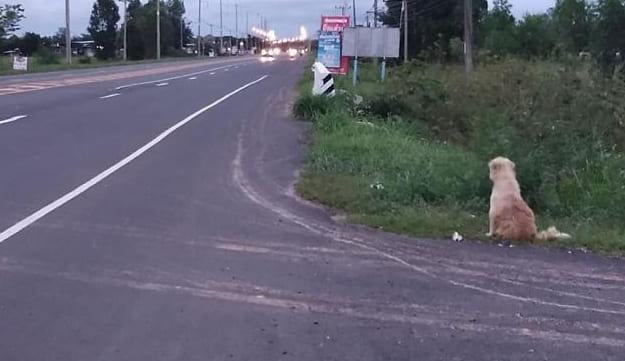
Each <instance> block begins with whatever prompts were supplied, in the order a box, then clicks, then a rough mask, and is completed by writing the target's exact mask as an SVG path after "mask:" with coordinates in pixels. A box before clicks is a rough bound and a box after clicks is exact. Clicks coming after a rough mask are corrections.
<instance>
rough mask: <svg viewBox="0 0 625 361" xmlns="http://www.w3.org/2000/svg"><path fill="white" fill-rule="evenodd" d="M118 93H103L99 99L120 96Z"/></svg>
mask: <svg viewBox="0 0 625 361" xmlns="http://www.w3.org/2000/svg"><path fill="white" fill-rule="evenodd" d="M120 95H121V94H119V93H113V94H109V95H105V96H103V97H100V99H108V98H115V97H118V96H120Z"/></svg>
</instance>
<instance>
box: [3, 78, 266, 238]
mask: <svg viewBox="0 0 625 361" xmlns="http://www.w3.org/2000/svg"><path fill="white" fill-rule="evenodd" d="M266 78H267V75H265V76H263V77H261V78H259V79H257V80H255V81H253V82H250V83H247V84H245V85H243V86H241V87H240V88H238V89H236V90H234V91H232V92H230V93H228V94H226V95H224V96H223V97H221V98H219V99H217V100H215V101H214V102H213V103H211V104H209V105H208V106H206V107H204V108H202V109H200V110H198V111H197V112H195V113H193V114H191V115H189V116H188V117H186V118H185V119H183V120H181V121H180V122H178V123H176V124H175V125H173V126H172V127H171V128H168V129H167V130H165V131H164V132H162V133H161V134H159V135H158V136H157V137H156V138H154V139H152V140H151V141H150V142H149V143H147V144H145V145H144V146H142V147H141V148H139V149H137V150H136V151H134V152H133V153H132V154H130V155H129V156H127V157H126V158H124V159H122V160H120V161H119V162H118V163H117V164H115V165H113V166H112V167H110V168H108V169H107V170H105V171H103V172H102V173H100V174H98V175H96V176H95V177H93V178H91V179H90V180H88V181H87V182H86V183H84V184H82V185H80V186H78V187H77V188H75V189H74V190H72V191H70V192H69V193H67V194H65V195H64V196H62V197H61V198H59V199H57V200H55V201H54V202H52V203H50V204H48V205H47V206H45V207H43V208H41V209H40V210H38V211H36V212H35V213H33V214H31V215H30V216H28V217H26V218H24V219H22V220H21V221H19V222H17V223H16V224H15V225H13V226H11V227H9V228H7V229H6V230H4V231H3V232H2V233H0V243H2V242H4V241H6V240H7V239H9V238H11V237H12V236H14V235H15V234H17V233H19V232H21V231H22V230H24V229H25V228H26V227H28V226H30V225H31V224H33V223H35V222H37V221H38V220H40V219H41V218H43V217H45V216H46V215H48V214H49V213H52V212H53V211H55V210H56V209H58V208H59V207H62V206H63V205H64V204H66V203H67V202H69V201H71V200H72V199H74V198H76V197H78V196H79V195H81V194H82V193H84V192H86V191H88V190H89V189H91V188H92V187H94V186H95V185H97V184H98V183H100V182H102V181H103V180H105V179H106V178H108V177H109V176H111V175H112V174H113V173H115V172H117V171H118V170H120V169H121V168H123V167H125V166H126V165H128V164H129V163H130V162H132V161H133V160H135V159H137V158H139V157H140V156H141V155H142V154H143V153H146V152H147V151H149V150H150V149H152V148H154V147H155V146H156V145H157V144H158V143H160V142H162V141H163V140H164V139H165V138H167V137H169V136H170V135H171V134H172V133H174V132H175V131H176V130H177V129H178V128H181V127H183V126H184V125H186V124H187V123H189V122H190V121H192V120H193V119H195V118H197V117H199V116H200V115H202V114H203V113H205V112H206V111H208V110H209V109H211V108H214V107H216V106H217V105H219V104H221V103H223V102H224V101H226V100H227V99H229V98H230V97H232V96H234V95H236V94H238V93H240V92H242V91H243V90H245V89H247V88H249V87H251V86H253V85H256V84H258V83H260V82H261V81H263V80H265V79H266Z"/></svg>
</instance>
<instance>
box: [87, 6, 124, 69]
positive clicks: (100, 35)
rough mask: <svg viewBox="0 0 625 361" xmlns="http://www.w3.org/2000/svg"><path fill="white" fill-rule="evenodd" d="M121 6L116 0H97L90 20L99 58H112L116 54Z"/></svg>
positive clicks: (90, 27)
mask: <svg viewBox="0 0 625 361" xmlns="http://www.w3.org/2000/svg"><path fill="white" fill-rule="evenodd" d="M119 18H120V17H119V8H118V6H117V4H115V0H96V2H95V3H94V4H93V10H92V11H91V19H90V20H89V28H88V29H87V31H89V34H90V35H91V37H92V38H93V40H94V41H95V44H96V56H97V57H98V58H99V59H110V58H112V57H114V56H115V50H116V48H115V40H116V38H117V23H118V22H119Z"/></svg>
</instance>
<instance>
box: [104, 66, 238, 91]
mask: <svg viewBox="0 0 625 361" xmlns="http://www.w3.org/2000/svg"><path fill="white" fill-rule="evenodd" d="M230 66H232V65H225V66H220V67H218V68H212V69H207V70H201V71H196V72H194V73H189V74H184V75H178V76H172V77H170V78H165V79H158V80H150V81H144V82H141V83H133V84H127V85H122V86H118V87H117V88H115V90H122V89H126V88H132V87H135V86H140V85H148V84H155V83H162V82H166V81H170V80H176V79H182V78H188V77H191V76H194V75H200V74H204V73H208V72H213V71H216V70H221V69H224V68H227V67H230Z"/></svg>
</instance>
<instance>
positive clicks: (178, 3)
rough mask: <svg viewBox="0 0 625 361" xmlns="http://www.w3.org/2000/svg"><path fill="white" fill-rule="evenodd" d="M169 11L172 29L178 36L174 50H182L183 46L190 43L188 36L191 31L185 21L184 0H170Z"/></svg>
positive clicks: (168, 2)
mask: <svg viewBox="0 0 625 361" xmlns="http://www.w3.org/2000/svg"><path fill="white" fill-rule="evenodd" d="M167 9H168V13H169V18H170V21H171V23H172V27H173V29H174V32H175V34H176V37H175V38H176V39H175V40H176V41H174V48H175V49H178V50H180V49H181V48H182V46H184V44H185V43H186V42H188V41H189V38H188V35H189V30H190V29H188V28H187V24H186V22H185V21H184V14H185V12H186V10H185V7H184V3H183V2H182V0H168V1H167ZM180 39H182V44H181V43H180Z"/></svg>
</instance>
